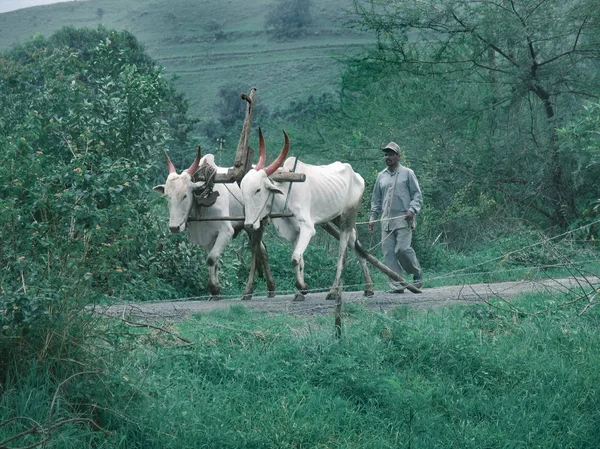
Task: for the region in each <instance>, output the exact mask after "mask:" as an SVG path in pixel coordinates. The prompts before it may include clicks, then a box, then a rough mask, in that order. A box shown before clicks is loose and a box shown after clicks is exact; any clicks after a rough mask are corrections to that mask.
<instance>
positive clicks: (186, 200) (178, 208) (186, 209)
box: [154, 147, 206, 233]
mask: <svg viewBox="0 0 600 449" xmlns="http://www.w3.org/2000/svg"><path fill="white" fill-rule="evenodd" d="M165 156H166V157H167V166H168V168H169V176H168V177H167V180H166V182H165V183H164V184H162V185H158V186H156V187H154V190H155V191H157V192H159V193H161V194H163V195H166V196H167V197H168V199H169V229H170V230H171V232H173V233H177V232H183V231H184V230H185V228H186V224H187V220H188V217H189V214H190V211H191V210H192V206H193V205H194V193H197V192H199V191H202V190H204V189H205V188H206V183H205V182H193V181H192V177H193V175H194V173H196V170H198V165H199V164H200V158H201V156H202V152H201V150H200V147H198V154H197V155H196V159H195V160H194V162H193V163H192V165H190V168H188V169H187V170H183V171H182V172H181V174H177V170H176V169H175V166H174V165H173V163H172V162H171V159H169V156H168V155H167V154H166V153H165Z"/></svg>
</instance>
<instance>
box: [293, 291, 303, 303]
mask: <svg viewBox="0 0 600 449" xmlns="http://www.w3.org/2000/svg"><path fill="white" fill-rule="evenodd" d="M305 299H306V297H305V296H304V295H303V294H302V293H300V292H298V293H296V296H294V299H293V301H304V300H305Z"/></svg>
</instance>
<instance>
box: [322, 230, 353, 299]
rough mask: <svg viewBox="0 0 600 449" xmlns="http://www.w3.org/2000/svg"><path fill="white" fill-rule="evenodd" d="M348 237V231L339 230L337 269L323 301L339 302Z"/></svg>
mask: <svg viewBox="0 0 600 449" xmlns="http://www.w3.org/2000/svg"><path fill="white" fill-rule="evenodd" d="M349 237H350V231H348V230H347V229H341V230H340V250H339V253H338V261H337V267H336V271H335V279H334V281H333V285H332V286H331V289H330V290H329V293H328V294H327V297H326V298H325V299H330V300H335V301H337V300H339V299H340V298H341V295H342V291H341V281H342V272H343V271H344V264H345V262H346V251H347V249H348V239H349Z"/></svg>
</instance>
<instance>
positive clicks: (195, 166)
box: [186, 145, 202, 176]
mask: <svg viewBox="0 0 600 449" xmlns="http://www.w3.org/2000/svg"><path fill="white" fill-rule="evenodd" d="M201 158H202V149H201V148H200V145H198V154H197V155H196V160H195V161H194V162H192V165H190V168H188V169H187V170H186V171H187V172H188V173H189V174H190V175H191V176H194V173H196V171H197V170H198V164H199V163H200V159H201Z"/></svg>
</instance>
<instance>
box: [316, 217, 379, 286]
mask: <svg viewBox="0 0 600 449" xmlns="http://www.w3.org/2000/svg"><path fill="white" fill-rule="evenodd" d="M334 223H335V224H336V225H337V226H339V225H340V220H339V217H337V218H336V219H335V220H334ZM322 227H323V229H325V231H327V232H328V233H329V235H331V236H332V237H334V238H335V239H337V240H339V239H340V231H339V230H338V229H337V228H336V227H334V226H333V225H332V224H331V223H325V224H323V225H322ZM348 244H349V245H350V248H352V249H353V250H354V252H355V253H356V257H357V259H358V263H360V267H361V269H362V272H363V277H364V280H365V296H373V295H374V294H375V286H374V285H373V280H372V278H371V273H370V272H369V268H368V266H367V259H366V257H365V256H364V255H363V253H362V252H361V251H360V249H362V250H363V251H364V249H363V248H362V246H361V244H360V242H359V241H358V236H357V234H356V227H354V229H353V230H352V233H351V234H350V241H349V242H348ZM375 260H376V259H375Z"/></svg>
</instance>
